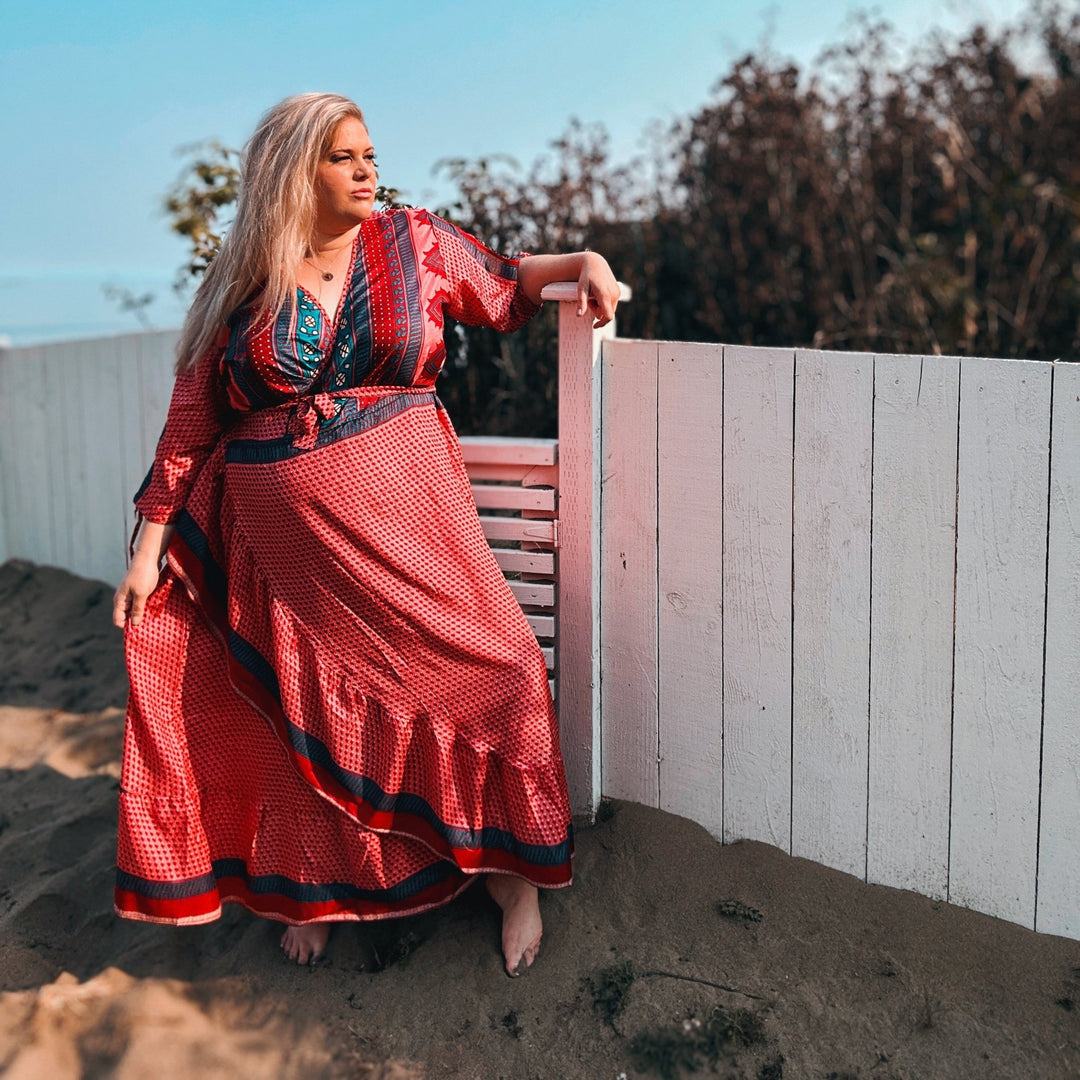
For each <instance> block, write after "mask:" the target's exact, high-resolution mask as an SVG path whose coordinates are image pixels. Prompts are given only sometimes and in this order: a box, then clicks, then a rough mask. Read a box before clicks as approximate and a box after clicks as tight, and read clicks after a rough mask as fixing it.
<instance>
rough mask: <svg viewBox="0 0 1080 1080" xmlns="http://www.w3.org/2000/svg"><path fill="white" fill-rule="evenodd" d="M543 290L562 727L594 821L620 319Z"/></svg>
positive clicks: (570, 290) (555, 289) (569, 286)
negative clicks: (609, 412) (554, 407)
mask: <svg viewBox="0 0 1080 1080" xmlns="http://www.w3.org/2000/svg"><path fill="white" fill-rule="evenodd" d="M541 295H542V297H543V299H544V300H554V301H557V302H558V303H559V542H558V558H559V596H558V613H559V617H558V628H557V633H558V638H557V653H556V655H557V656H558V665H559V669H558V670H559V678H558V710H559V727H560V731H561V735H562V748H563V756H564V757H565V760H566V780H567V785H568V787H569V789H570V804H571V807H572V808H573V811H574V813H575V814H585V815H588V817H589V819H590V820H591V819H592V817H593V815H594V814H595V812H596V807H597V804H598V803H599V802H600V793H601V792H600V460H601V458H600V348H601V343H602V342H603V341H605V340H606V339H609V338H613V337H614V336H615V324H614V323H609V324H608V325H607V326H605V327H604V328H603V329H601V330H593V329H592V323H593V320H592V318H591V317H588V316H586V317H582V318H579V317H578V315H577V284H576V283H575V282H557V283H553V284H551V285H548V286H546V287H545V288H544V291H543V293H542V294H541ZM629 296H630V290H629V289H627V288H626V286H625V285H624V286H622V297H621V298H622V299H624V300H625V299H628V298H629Z"/></svg>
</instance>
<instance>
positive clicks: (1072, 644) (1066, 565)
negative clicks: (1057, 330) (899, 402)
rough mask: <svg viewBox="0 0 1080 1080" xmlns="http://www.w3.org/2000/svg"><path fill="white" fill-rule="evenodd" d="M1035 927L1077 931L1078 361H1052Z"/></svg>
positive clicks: (1079, 767) (1079, 911)
mask: <svg viewBox="0 0 1080 1080" xmlns="http://www.w3.org/2000/svg"><path fill="white" fill-rule="evenodd" d="M1053 397H1054V404H1053V428H1052V443H1051V452H1050V461H1051V464H1050V541H1049V542H1050V550H1049V555H1048V560H1047V596H1046V660H1045V665H1046V668H1045V694H1044V699H1043V741H1042V792H1041V812H1040V814H1039V874H1038V904H1037V908H1036V912H1035V929H1036V930H1042V931H1045V932H1046V933H1050V934H1063V935H1065V936H1067V937H1071V938H1080V724H1078V723H1077V703H1078V702H1080V365H1078V364H1067V363H1066V364H1062V363H1059V364H1055V365H1054V395H1053Z"/></svg>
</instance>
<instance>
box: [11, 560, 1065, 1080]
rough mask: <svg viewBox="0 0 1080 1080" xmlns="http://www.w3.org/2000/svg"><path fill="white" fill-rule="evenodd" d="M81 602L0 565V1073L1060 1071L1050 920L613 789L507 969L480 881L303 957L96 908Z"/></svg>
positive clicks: (101, 625) (102, 905) (104, 661)
mask: <svg viewBox="0 0 1080 1080" xmlns="http://www.w3.org/2000/svg"><path fill="white" fill-rule="evenodd" d="M109 602H110V590H109V589H108V588H107V587H105V586H103V585H100V584H98V583H95V582H89V581H84V580H81V579H79V578H75V577H72V576H71V575H68V574H65V573H63V572H61V571H58V570H52V569H48V568H41V567H34V566H32V565H30V564H28V563H22V562H10V563H7V564H5V565H4V566H3V567H0V942H2V950H3V951H2V964H0V1071H2V1072H3V1075H4V1076H5V1077H7V1078H10V1080H30V1078H33V1080H37V1078H47V1080H68V1078H74V1077H88V1078H90V1077H93V1078H99V1077H101V1078H103V1077H118V1078H123V1080H143V1078H146V1077H154V1078H160V1080H173V1078H188V1077H192V1078H194V1077H198V1078H200V1080H216V1078H219V1077H220V1078H222V1080H224V1078H229V1080H244V1078H248V1077H252V1078H255V1077H258V1078H261V1080H264V1078H272V1077H289V1078H292V1077H296V1078H298V1080H299V1078H303V1080H323V1078H326V1080H330V1078H346V1077H348V1078H357V1080H415V1078H418V1077H426V1078H429V1080H442V1078H461V1080H473V1078H475V1080H501V1078H505V1080H510V1078H514V1080H533V1078H536V1080H540V1078H543V1080H551V1078H564V1080H577V1078H581V1080H617V1078H618V1077H620V1076H625V1077H626V1078H627V1080H632V1078H635V1077H650V1076H658V1077H671V1078H676V1077H690V1076H720V1077H730V1078H736V1077H738V1078H746V1080H785V1078H786V1080H803V1078H806V1080H851V1078H854V1077H860V1078H861V1077H867V1078H875V1080H916V1078H917V1080H948V1078H953V1077H955V1078H957V1080H979V1078H1002V1080H1006V1078H1007V1080H1040V1078H1047V1080H1050V1078H1059V1077H1060V1078H1062V1080H1066V1078H1070V1080H1075V1078H1076V1077H1080V942H1075V941H1067V940H1064V939H1062V938H1055V937H1047V936H1042V935H1036V934H1033V933H1031V932H1029V931H1027V930H1023V929H1021V928H1019V927H1017V926H1013V925H1011V924H1009V923H1005V922H1001V921H998V920H996V919H991V918H988V917H986V916H983V915H976V914H974V913H972V912H968V911H963V910H960V909H958V908H952V907H949V906H948V905H947V904H942V903H936V902H934V901H931V900H928V899H925V898H923V897H920V896H916V895H914V894H912V893H907V892H900V891H897V890H893V889H887V888H882V887H877V886H868V885H865V884H862V883H860V882H859V881H857V880H855V879H854V878H851V877H848V876H847V875H845V874H840V873H837V872H834V871H831V870H827V869H824V868H822V867H819V866H815V865H814V864H812V863H808V862H805V861H803V860H800V859H794V858H791V857H789V856H787V855H785V854H783V853H782V852H780V851H778V850H776V849H775V848H771V847H768V846H765V845H763V844H757V843H750V842H743V843H738V844H733V845H729V846H727V847H721V846H720V845H718V844H717V843H716V842H715V841H713V840H712V839H711V838H710V837H709V836H708V834H707V833H706V832H705V831H704V830H703V829H701V828H699V827H698V826H696V825H694V824H692V823H691V822H689V821H686V820H684V819H682V818H677V817H673V816H671V815H669V814H664V813H662V812H659V811H657V810H652V809H647V808H645V807H641V806H635V805H632V804H627V803H610V804H606V805H605V807H604V811H605V812H604V814H603V815H602V817H603V818H604V820H602V821H601V823H599V824H597V825H596V826H594V827H591V828H581V829H580V830H579V837H578V854H577V860H576V884H575V885H574V886H573V888H571V889H568V890H562V891H560V892H555V893H550V894H546V895H545V896H544V897H543V912H544V918H545V925H546V932H545V939H544V947H543V951H542V953H541V957H540V959H539V960H538V962H537V964H536V965H535V966H534V967H533V969H532V970H531V971H529V972H528V973H527V975H526V976H525V977H523V978H520V979H517V980H511V979H508V978H506V977H505V975H503V974H502V970H501V966H500V961H499V952H498V938H499V935H498V919H497V912H496V910H495V908H494V906H493V905H492V904H491V902H490V901H489V900H488V899H487V897H486V896H485V895H484V893H483V891H482V890H481V889H471V890H469V891H468V892H466V893H465V894H464V895H463V896H462V897H461V898H459V899H458V900H457V901H456V902H455V903H453V904H452V905H450V906H449V907H446V908H443V909H441V910H439V911H435V912H430V913H427V914H425V915H422V916H419V917H416V918H412V919H405V920H398V921H393V922H388V923H382V924H378V925H376V926H371V925H369V926H368V927H367V928H364V927H357V926H355V925H350V926H346V927H344V928H340V929H339V930H338V931H337V933H336V935H335V937H334V938H332V940H331V944H330V950H329V955H330V960H329V963H327V964H325V965H323V966H320V967H316V968H313V969H308V968H304V969H300V968H297V967H295V966H290V965H288V964H287V963H285V962H284V961H283V960H282V959H281V956H280V953H279V951H278V949H277V946H276V943H277V938H278V937H279V936H280V931H279V930H278V929H277V928H275V927H274V926H273V925H271V924H269V923H266V922H263V921H261V920H259V919H256V918H254V917H253V916H251V915H250V914H249V913H247V912H246V911H244V910H243V909H240V908H237V907H231V908H228V909H226V915H225V917H224V918H223V919H221V920H220V921H218V922H216V923H214V924H211V925H209V926H205V927H198V928H189V929H182V930H177V929H172V928H168V927H157V926H148V925H144V924H136V923H130V922H124V921H121V920H119V919H117V918H115V917H114V915H113V913H112V895H111V889H112V876H113V859H114V850H115V849H114V845H115V837H114V829H115V813H116V808H115V802H116V789H117V777H118V772H119V765H118V759H119V752H120V745H121V734H122V727H123V712H122V707H123V703H124V694H125V680H124V670H123V660H122V649H121V642H120V635H119V633H118V632H116V631H114V630H113V629H112V628H111V626H110V625H109ZM724 902H728V903H726V904H725V903H724ZM721 909H722V910H721Z"/></svg>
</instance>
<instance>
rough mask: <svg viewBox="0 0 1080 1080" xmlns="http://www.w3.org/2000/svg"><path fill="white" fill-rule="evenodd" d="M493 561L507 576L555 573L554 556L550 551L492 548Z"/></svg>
mask: <svg viewBox="0 0 1080 1080" xmlns="http://www.w3.org/2000/svg"><path fill="white" fill-rule="evenodd" d="M491 550H492V553H493V554H494V556H495V561H496V562H497V563H498V564H499V566H500V568H501V569H502V571H503V572H504V573H507V574H548V575H553V574H554V573H555V555H554V553H553V552H550V551H519V550H518V549H517V548H492V549H491Z"/></svg>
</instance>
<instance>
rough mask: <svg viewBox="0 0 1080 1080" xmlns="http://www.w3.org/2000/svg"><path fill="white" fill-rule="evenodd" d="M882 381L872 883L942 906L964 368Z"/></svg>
mask: <svg viewBox="0 0 1080 1080" xmlns="http://www.w3.org/2000/svg"><path fill="white" fill-rule="evenodd" d="M874 382H875V390H874V518H873V568H872V582H871V603H870V609H871V620H870V622H871V634H870V640H871V651H870V766H869V792H868V801H869V807H868V812H867V879H868V880H869V881H873V882H879V883H881V884H884V885H892V886H894V887H896V888H902V889H915V890H916V891H917V892H921V893H923V894H924V895H926V896H932V897H935V898H940V899H943V898H944V897H945V895H946V893H947V892H948V878H949V785H950V779H951V778H950V760H949V758H950V753H951V742H952V657H953V575H954V571H955V565H956V528H955V520H956V425H957V410H958V405H959V392H960V367H959V361H958V360H957V359H956V358H955V357H941V356H927V357H917V356H878V357H876V358H875V361H874Z"/></svg>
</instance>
